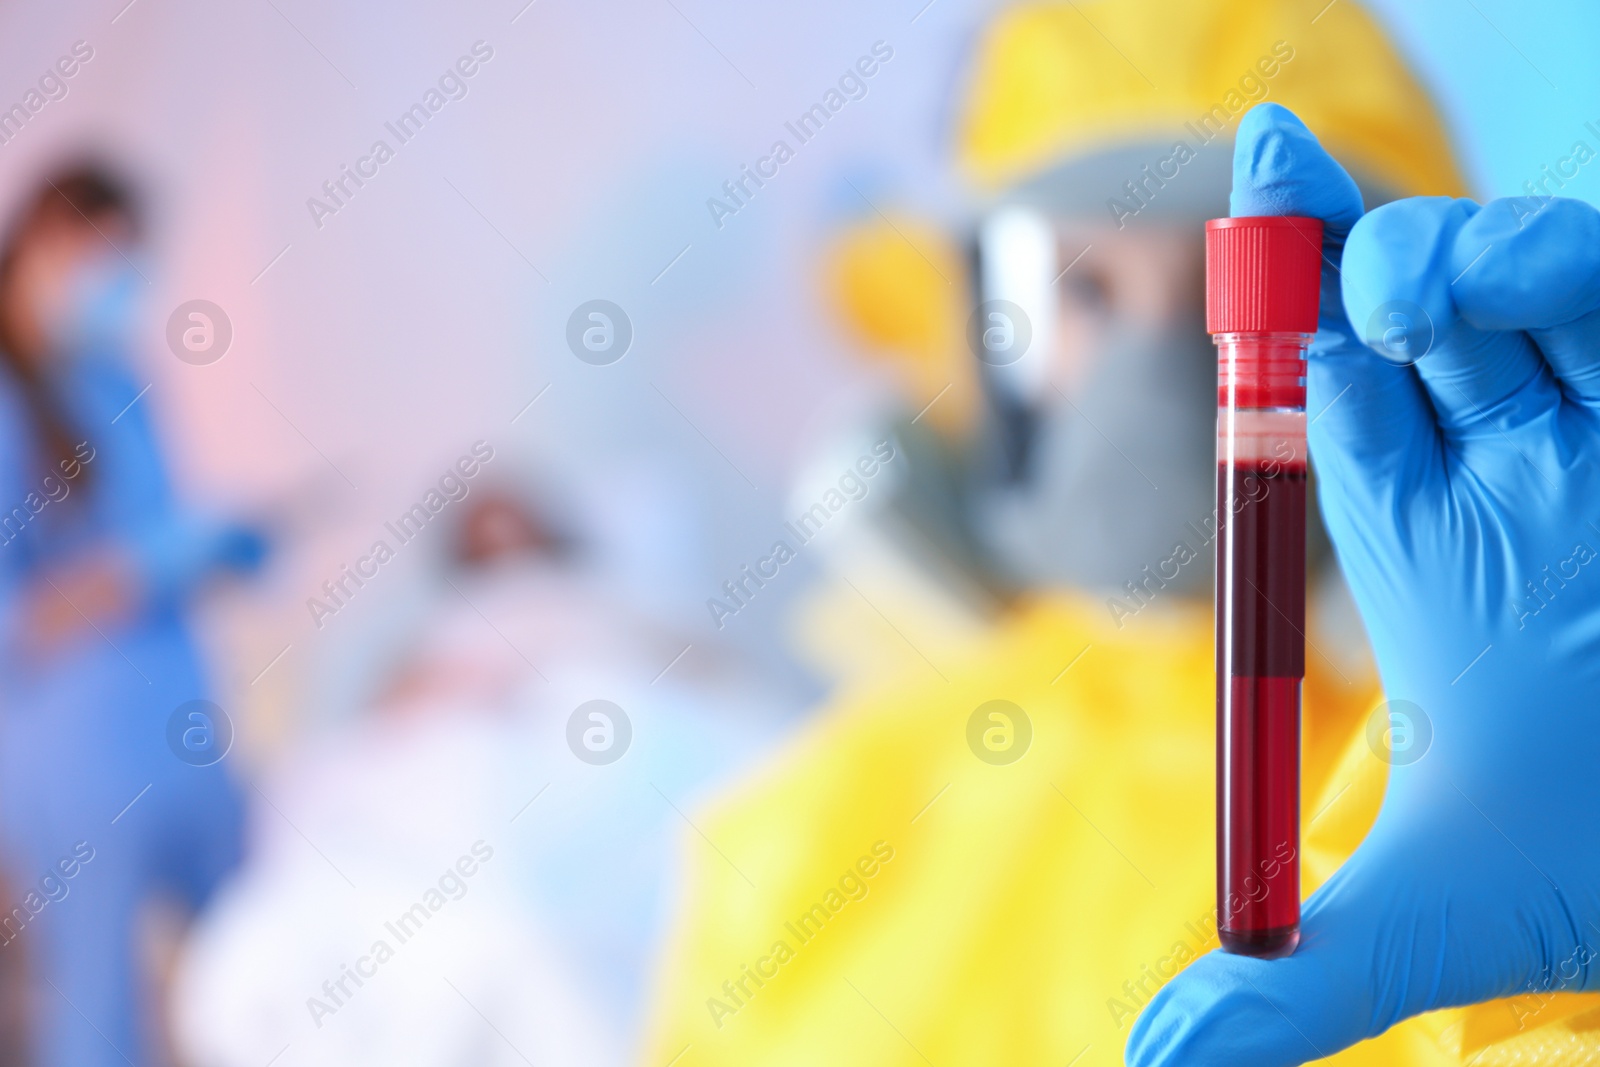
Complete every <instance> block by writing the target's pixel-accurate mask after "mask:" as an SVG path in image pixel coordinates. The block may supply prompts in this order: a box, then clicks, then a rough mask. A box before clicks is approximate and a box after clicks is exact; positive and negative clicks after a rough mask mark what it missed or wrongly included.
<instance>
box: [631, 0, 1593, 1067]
mask: <svg viewBox="0 0 1600 1067" xmlns="http://www.w3.org/2000/svg"><path fill="white" fill-rule="evenodd" d="M1286 55H1287V58H1285V56H1286ZM1263 57H1275V58H1273V61H1271V62H1266V63H1263V62H1262V61H1263ZM1268 70H1271V74H1270V75H1269V74H1268V73H1267V71H1268ZM1263 96H1265V97H1269V98H1271V99H1276V100H1279V101H1281V102H1283V103H1285V104H1286V105H1288V106H1290V107H1292V108H1294V109H1295V110H1296V112H1297V113H1299V114H1300V115H1301V116H1302V117H1304V118H1305V119H1306V121H1307V122H1308V124H1310V126H1311V127H1312V128H1313V129H1314V130H1316V131H1317V133H1318V135H1319V136H1320V137H1321V138H1322V139H1323V141H1324V143H1326V144H1328V145H1329V147H1330V148H1331V149H1332V150H1333V151H1334V153H1335V154H1336V155H1338V156H1339V157H1340V158H1341V159H1343V160H1345V161H1346V162H1347V163H1348V164H1349V165H1351V167H1352V169H1353V170H1354V171H1356V172H1357V173H1358V174H1360V175H1363V176H1364V177H1365V178H1367V180H1369V181H1371V182H1373V183H1375V184H1378V185H1381V186H1383V187H1386V188H1388V189H1390V190H1391V191H1393V192H1395V193H1399V194H1413V193H1415V194H1421V193H1445V194H1457V193H1459V192H1460V189H1461V183H1460V180H1459V178H1458V176H1457V173H1456V171H1455V168H1454V165H1453V162H1452V158H1451V155H1450V152H1449V149H1448V145H1447V143H1446V142H1445V140H1444V137H1443V135H1442V133H1441V132H1440V129H1439V123H1438V121H1437V118H1436V116H1435V113H1434V111H1433V109H1432V107H1431V105H1430V104H1429V102H1428V100H1427V97H1426V95H1425V94H1424V93H1423V91H1422V90H1421V89H1420V88H1419V87H1418V85H1417V84H1416V82H1415V81H1414V80H1413V79H1412V78H1411V76H1410V75H1409V74H1408V73H1407V71H1406V70H1405V68H1404V66H1403V64H1402V63H1401V62H1400V60H1399V59H1398V57H1397V56H1396V54H1395V52H1394V50H1393V48H1392V47H1391V46H1390V45H1389V43H1388V42H1387V41H1386V40H1385V39H1384V37H1383V35H1382V33H1381V32H1380V31H1379V29H1378V28H1377V27H1376V26H1375V25H1374V24H1373V22H1372V21H1371V20H1370V18H1369V17H1368V16H1367V15H1366V14H1365V13H1364V12H1363V11H1362V10H1361V9H1360V8H1358V7H1357V6H1355V4H1353V3H1352V2H1351V0H1338V2H1337V3H1335V4H1331V5H1328V7H1326V8H1323V7H1322V2H1321V0H1311V2H1308V3H1299V2H1291V0H1282V2H1266V0H1253V2H1252V0H1186V2H1181V3H1180V2H1174V3H1170V4H1161V3H1155V2H1151V0H1139V2H1135V0H1123V2H1120V3H1110V2H1104V3H1092V2H1078V3H1049V4H1038V5H1028V6H1023V7H1019V8H1016V9H1013V10H1012V11H1011V12H1010V13H1008V14H1006V15H1005V16H1003V17H1002V18H1001V19H1000V20H999V21H998V22H997V24H996V25H995V26H994V27H993V28H992V30H991V32H990V33H989V34H988V35H987V37H986V38H985V41H984V42H983V43H982V44H981V46H980V48H979V51H978V58H977V67H976V76H975V78H974V80H973V83H972V85H971V86H970V89H969V97H968V99H969V107H968V109H967V111H966V115H965V118H964V122H963V126H962V128H961V131H960V138H959V144H960V148H961V153H962V163H963V166H964V169H965V170H966V171H967V172H968V174H969V175H970V176H971V177H972V178H974V179H975V180H976V181H977V182H978V183H979V184H980V185H987V186H989V187H991V188H993V187H1000V186H1006V185H1010V184H1013V183H1017V182H1021V181H1025V180H1027V179H1029V178H1031V177H1034V176H1036V175H1038V174H1039V173H1040V172H1042V171H1044V170H1046V169H1048V168H1051V167H1053V166H1056V165H1058V164H1060V163H1061V162H1062V161H1064V160H1067V159H1070V158H1072V157H1074V156H1082V155H1086V154H1090V153H1093V152H1095V151H1098V150H1100V149H1102V148H1110V147H1113V146H1115V145H1116V144H1119V143H1120V144H1125V143H1129V142H1130V141H1131V142H1153V143H1156V144H1159V143H1161V141H1162V139H1163V138H1169V137H1174V136H1181V135H1182V132H1181V128H1183V127H1184V124H1185V123H1195V124H1200V125H1201V126H1202V127H1203V124H1204V123H1205V122H1206V121H1207V117H1208V116H1209V119H1210V121H1211V122H1212V123H1214V124H1224V125H1227V126H1228V133H1229V134H1231V122H1232V121H1233V120H1234V119H1236V118H1237V117H1238V115H1239V114H1241V113H1242V112H1243V111H1244V110H1245V108H1246V107H1248V105H1249V104H1250V103H1251V102H1253V100H1255V99H1260V98H1262V97H1263ZM1203 128H1209V127H1203ZM844 244H845V248H846V251H847V252H848V251H849V249H851V248H856V249H861V250H865V252H866V253H870V256H868V257H867V258H866V259H863V260H858V261H856V262H855V263H854V264H853V265H852V264H851V263H849V262H847V263H846V264H845V267H844V269H843V274H842V276H843V277H846V278H853V279H857V280H863V279H865V280H870V279H871V277H872V275H873V273H874V269H873V264H874V263H877V264H878V266H879V268H880V269H879V270H878V271H877V273H879V274H882V270H881V265H882V263H883V262H887V261H888V260H885V258H884V252H883V247H882V246H881V245H880V244H877V243H874V242H873V241H871V240H853V241H846V242H845V243H844ZM889 259H893V257H892V256H891V257H889ZM892 273H893V284H894V286H895V287H896V291H895V292H894V294H893V299H892V300H886V301H874V300H855V299H851V298H849V297H848V296H847V297H846V299H845V300H844V301H843V302H844V303H845V304H846V305H847V307H848V306H849V305H851V304H852V303H854V304H860V305H862V306H867V307H870V308H872V309H874V315H875V316H877V318H876V319H874V320H873V321H871V322H868V323H867V324H866V325H867V326H868V333H869V336H871V337H872V338H874V339H875V340H878V341H879V342H888V341H890V340H891V339H893V338H894V337H896V336H899V337H904V338H906V339H908V341H909V343H908V344H907V345H905V348H906V351H907V354H908V356H909V357H912V358H916V359H924V360H930V361H931V360H933V359H936V358H941V359H945V360H948V359H949V358H950V356H949V354H948V353H942V354H941V353H938V352H936V351H934V350H935V349H937V348H938V345H937V344H936V343H935V342H934V341H933V340H931V339H933V338H937V337H941V336H946V335H949V334H951V333H953V332H956V331H952V330H951V329H950V328H949V324H950V322H959V321H960V317H959V315H957V316H956V317H954V318H952V315H951V312H950V309H949V306H948V300H949V287H948V286H947V285H945V284H944V282H943V281H942V280H940V281H939V283H938V284H937V285H932V286H929V287H928V290H927V291H928V293H929V295H928V296H927V298H926V299H925V300H922V301H921V302H920V304H919V301H918V300H917V299H916V298H915V293H914V287H912V286H910V283H909V281H908V279H909V278H910V277H911V272H909V271H896V272H892ZM941 301H943V303H941ZM886 307H887V308H893V309H895V310H896V311H897V312H898V313H902V314H904V315H905V317H906V319H907V322H906V323H905V324H904V326H903V327H902V328H900V329H899V330H898V333H897V330H896V327H895V325H894V324H893V323H886V322H883V321H879V320H881V319H882V317H883V315H884V314H885V312H884V311H883V309H884V308H886ZM918 316H921V318H922V322H921V323H920V324H918V323H917V322H916V321H914V320H916V319H917V318H918ZM929 322H932V323H934V324H935V325H934V326H929V325H928V323H929ZM956 343H959V340H957V342H956ZM907 378H908V380H909V381H911V382H913V383H917V382H921V383H922V384H924V385H926V384H929V383H932V382H934V379H937V378H939V374H934V375H932V376H931V377H930V376H929V375H928V374H926V373H922V374H917V373H911V374H908V376H907ZM924 379H926V381H924ZM916 601H917V597H916V596H915V595H909V596H907V597H904V598H902V599H901V601H900V603H901V604H909V603H915V602H916ZM872 606H873V612H874V613H877V612H880V611H881V612H882V616H881V617H880V622H881V623H882V626H881V627H880V629H881V630H883V631H884V632H885V633H887V634H889V636H888V637H887V638H886V639H887V640H889V641H890V642H892V643H893V644H895V645H897V646H898V648H899V651H900V655H899V656H898V658H893V659H891V658H889V657H885V658H884V659H881V660H879V661H878V662H888V663H894V664H896V666H894V667H886V668H884V669H883V671H882V673H881V674H880V675H879V676H877V677H875V678H867V677H866V676H864V674H863V671H862V669H861V668H860V665H861V664H862V663H863V662H866V661H867V660H868V659H869V658H870V657H868V656H866V655H863V654H862V653H861V648H862V647H864V642H865V640H866V639H865V638H861V639H860V640H857V638H855V637H854V636H852V637H851V638H850V639H849V641H848V642H845V643H851V644H854V645H855V646H856V655H855V657H854V660H853V665H854V669H853V670H852V671H851V673H852V675H853V679H854V680H853V681H852V682H851V683H850V684H849V686H848V687H847V689H848V691H847V693H846V695H844V696H843V697H842V698H840V699H838V700H837V701H836V702H835V704H834V706H833V707H832V708H831V710H829V711H827V712H826V713H824V714H823V715H821V716H819V718H818V719H817V720H816V721H815V722H814V723H812V724H811V725H810V727H809V728H808V729H807V731H806V733H805V734H804V736H802V737H801V738H800V739H799V740H797V741H796V742H795V743H793V744H792V746H791V747H790V748H789V750H788V751H787V752H786V753H785V754H784V755H783V756H782V758H781V759H780V760H779V761H778V762H777V764H776V765H775V766H771V767H768V768H765V769H763V770H762V771H761V772H760V774H759V775H758V776H757V777H756V778H755V779H754V780H752V781H751V782H750V783H748V784H747V785H745V786H744V787H742V788H740V789H738V790H736V791H735V792H734V793H733V794H732V795H730V796H727V797H725V798H724V799H723V800H722V801H721V802H720V803H718V804H717V805H716V806H715V807H714V808H713V809H712V810H711V811H709V812H704V813H700V814H697V815H696V816H695V818H694V821H695V828H696V831H697V832H696V833H695V834H693V835H691V836H690V837H689V839H688V843H687V845H686V848H687V850H688V857H689V859H688V867H689V874H688V878H687V885H686V887H685V903H684V908H683V913H682V915H681V921H680V924H679V926H678V929H677V932H676V935H675V937H674V939H673V942H672V943H671V944H670V945H669V947H668V952H667V956H666V958H665V960H664V962H663V965H662V968H661V972H660V975H659V981H658V995H657V999H656V1013H655V1018H654V1021H653V1025H652V1028H651V1031H650V1034H649V1037H648V1041H647V1046H646V1048H645V1058H644V1060H643V1062H644V1063H646V1064H650V1065H653V1067H663V1065H671V1067H709V1065H729V1067H732V1065H738V1067H747V1065H754V1064H759V1065H761V1067H784V1065H791V1064H792V1065H795V1067H800V1065H806V1067H812V1065H816V1064H841V1065H847V1064H871V1065H875V1067H883V1065H890V1064H905V1065H922V1064H927V1065H934V1067H962V1065H988V1064H996V1065H1031V1064H1052V1065H1057V1067H1064V1065H1065V1067H1093V1065H1099V1064H1120V1063H1121V1062H1122V1052H1123V1045H1124V1042H1125V1041H1126V1038H1127V1034H1128V1029H1129V1027H1130V1026H1131V1024H1132V1021H1133V1019H1134V1017H1135V1015H1136V1014H1137V1012H1138V1011H1139V1009H1140V1008H1141V1007H1142V1006H1143V1005H1144V1004H1145V1003H1147V1002H1148V1001H1149V999H1150V997H1151V996H1152V995H1153V994H1154V993H1155V991H1156V990H1157V989H1159V988H1160V986H1161V984H1162V983H1164V982H1165V981H1166V980H1167V979H1169V978H1171V977H1172V976H1173V975H1174V974H1176V973H1177V971H1178V970H1179V969H1180V968H1182V967H1183V966H1184V965H1185V964H1186V963H1187V962H1189V961H1190V960H1192V959H1194V958H1195V957H1196V956H1198V955H1199V954H1201V953H1203V952H1206V951H1209V950H1210V949H1212V948H1215V947H1216V944H1217V941H1216V936H1215V934H1216V913H1215V900H1214V895H1215V854H1214V803H1215V793H1214V789H1215V785H1214V781H1215V779H1214V755H1213V754H1214V746H1215V719H1214V682H1213V671H1214V663H1213V651H1212V620H1211V612H1210V609H1209V606H1208V605H1203V604H1202V605H1197V604H1194V603H1185V602H1182V601H1179V600H1177V599H1175V598H1174V599H1172V600H1170V601H1163V600H1161V599H1160V598H1157V600H1156V601H1155V602H1154V603H1152V604H1150V605H1149V606H1148V607H1145V608H1143V609H1142V610H1140V611H1139V612H1138V613H1137V614H1136V615H1134V616H1133V617H1131V618H1129V617H1122V618H1121V619H1120V622H1119V621H1118V619H1116V618H1113V615H1112V613H1111V612H1109V611H1108V610H1107V608H1106V605H1105V604H1104V603H1103V602H1101V600H1098V599H1093V598H1088V597H1085V596H1081V595H1076V594H1068V593H1065V592H1063V593H1060V594H1056V595H1047V596H1040V597H1037V598H1035V599H1033V600H1032V601H1030V602H1028V603H1026V604H1024V605H1022V606H1020V607H1019V608H1017V609H1015V610H1014V611H1012V612H1011V613H1010V614H1009V615H1008V617H1007V618H1006V619H1004V620H1003V621H1002V622H1001V623H999V624H998V625H995V626H993V627H992V628H990V629H989V630H988V631H986V632H983V633H981V634H980V635H979V636H976V637H974V636H973V635H972V633H971V632H970V631H967V632H964V633H963V636H962V639H961V640H959V641H956V640H951V639H950V638H949V635H948V634H947V633H940V632H936V631H937V626H936V625H935V624H932V623H930V622H928V620H927V619H926V618H919V617H918V616H917V614H916V613H914V612H907V611H901V610H898V609H897V605H896V604H894V603H890V602H885V601H879V600H877V598H876V597H875V598H874V604H873V605H872ZM858 618H859V615H858ZM816 621H817V620H813V622H814V623H815V622H816ZM1308 636H1309V639H1310V645H1311V649H1312V650H1311V652H1310V653H1309V654H1308V658H1307V665H1308V676H1307V681H1306V696H1305V727H1304V740H1303V783H1304V784H1303V798H1302V816H1301V819H1302V861H1303V868H1302V877H1303V882H1304V887H1303V888H1304V891H1305V892H1307V893H1309V892H1311V891H1312V890H1314V889H1315V888H1316V887H1317V886H1318V885H1319V884H1321V883H1322V881H1324V880H1325V879H1326V878H1327V877H1328V875H1329V874H1331V873H1332V871H1333V870H1334V869H1335V868H1336V867H1337V866H1338V865H1339V864H1340V863H1341V862H1342V861H1343V860H1344V858H1345V857H1347V856H1348V855H1349V854H1350V852H1351V851H1352V850H1353V849H1354V848H1355V846H1356V845H1357V843H1358V842H1359V841H1360V840H1361V838H1362V837H1363V835H1364V834H1365V833H1366V831H1367V829H1368V828H1369V827H1370V825H1371V823H1372V820H1373V818H1374V817H1375V816H1376V813H1377V810H1378V807H1379V805H1380V803H1381V801H1382V797H1383V790H1384V784H1385V780H1386V764H1385V763H1384V762H1383V761H1382V760H1381V759H1380V758H1378V756H1377V755H1376V754H1375V753H1374V750H1373V748H1372V746H1371V745H1370V744H1369V742H1368V730H1369V725H1371V718H1372V714H1373V711H1374V709H1375V708H1376V707H1377V706H1378V704H1379V701H1380V700H1381V697H1380V695H1379V693H1378V691H1377V685H1376V679H1375V676H1374V675H1373V673H1372V670H1371V668H1370V665H1367V666H1361V665H1356V664H1352V663H1351V662H1349V661H1348V660H1347V659H1341V660H1340V661H1339V662H1333V661H1330V660H1329V659H1328V658H1327V657H1325V656H1323V655H1322V654H1321V651H1320V650H1322V649H1323V648H1328V649H1331V648H1332V647H1333V646H1334V645H1335V644H1336V643H1337V641H1336V635H1329V634H1323V633H1319V632H1318V630H1317V629H1316V628H1315V627H1313V629H1312V632H1311V633H1310V634H1309V635H1308ZM833 643H834V644H835V645H836V646H837V645H839V644H840V643H841V642H840V641H838V640H837V639H835V641H834V642H833ZM908 649H909V650H910V651H911V652H914V653H915V655H911V654H909V653H908V652H907V650H908ZM997 702H999V703H997ZM1379 725H1381V722H1380V724H1379ZM1597 1026H1600V996H1596V995H1577V994H1560V995H1553V996H1552V995H1531V994H1530V995H1527V996H1523V997H1519V998H1515V999H1512V1000H1506V1001H1500V1002H1496V1003H1493V1004H1488V1005H1482V1006H1479V1007H1475V1008H1469V1009H1463V1010H1457V1011H1448V1012H1438V1013H1434V1014H1432V1015H1429V1016H1425V1017H1422V1018H1419V1019H1414V1020H1411V1021H1409V1022H1406V1023H1403V1024H1401V1025H1399V1026H1397V1027H1395V1028H1393V1029H1392V1030H1390V1031H1389V1032H1388V1033H1386V1034H1384V1035H1382V1036H1381V1037H1379V1038H1376V1039H1374V1040H1372V1041H1369V1042H1366V1043H1364V1044H1361V1045H1358V1046H1356V1047H1354V1048H1352V1049H1349V1050H1347V1051H1345V1052H1344V1053H1341V1054H1339V1055H1337V1056H1334V1057H1332V1058H1331V1059H1330V1060H1329V1061H1328V1062H1332V1063H1337V1064H1344V1065H1356V1064H1372V1065H1374V1067H1376V1065H1385V1067H1388V1065H1396V1064H1403V1065H1433V1064H1439V1065H1444V1064H1452V1065H1458V1064H1469V1063H1470V1064H1475V1065H1477V1067H1494V1065H1496V1064H1511V1063H1530V1062H1538V1063H1552V1064H1555V1063H1592V1062H1600V1040H1596V1038H1597V1037H1600V1030H1597V1029H1596V1027H1597ZM1529 1057H1535V1058H1529Z"/></svg>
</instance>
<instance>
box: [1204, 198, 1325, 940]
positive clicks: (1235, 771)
mask: <svg viewBox="0 0 1600 1067" xmlns="http://www.w3.org/2000/svg"><path fill="white" fill-rule="evenodd" d="M1321 268H1322V223H1321V222H1320V221H1319V220H1317V219H1306V218H1292V217H1268V218H1231V219H1213V220H1212V221H1210V222H1208V223H1206V329H1207V330H1208V331H1209V332H1210V333H1211V334H1212V336H1213V339H1214V340H1215V341H1216V345H1217V541H1216V544H1217V590H1216V624H1217V631H1216V633H1217V649H1216V652H1217V932H1218V937H1219V939H1220V940H1221V942H1222V947H1223V948H1224V949H1225V950H1227V951H1228V952H1234V953H1239V954H1241V955H1246V956H1258V957H1263V958H1268V959H1271V958H1276V957H1279V956H1287V955H1289V954H1290V953H1292V952H1293V951H1294V949H1295V946H1296V945H1297V944H1299V941H1300V688H1301V683H1302V682H1303V680H1304V678H1305V617H1306V378H1305V374H1306V370H1305V367H1306V362H1305V361H1306V348H1307V346H1308V345H1309V344H1310V342H1311V338H1312V335H1313V334H1314V333H1315V332H1316V328H1317V303H1318V291H1319V289H1320V282H1321V273H1322V269H1321Z"/></svg>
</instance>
